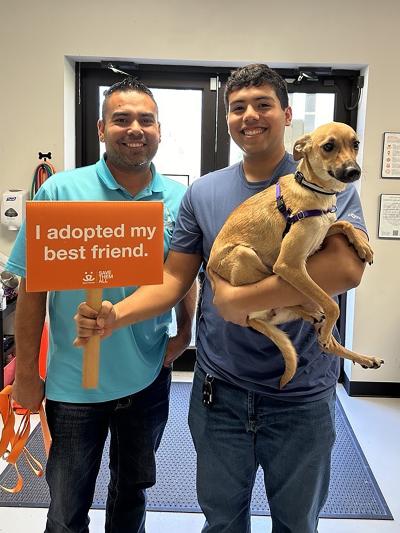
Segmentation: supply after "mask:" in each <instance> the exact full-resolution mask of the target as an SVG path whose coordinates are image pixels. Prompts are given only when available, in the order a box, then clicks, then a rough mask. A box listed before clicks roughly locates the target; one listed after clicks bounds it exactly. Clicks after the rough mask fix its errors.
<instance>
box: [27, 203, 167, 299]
mask: <svg viewBox="0 0 400 533" xmlns="http://www.w3.org/2000/svg"><path fill="white" fill-rule="evenodd" d="M26 239H27V278H26V284H27V290H28V291H49V290H66V289H93V288H102V289H104V288H107V287H124V286H130V285H146V284H158V283H162V281H163V261H164V237H163V203H162V202H72V201H71V202H36V201H35V202H28V203H27V206H26Z"/></svg>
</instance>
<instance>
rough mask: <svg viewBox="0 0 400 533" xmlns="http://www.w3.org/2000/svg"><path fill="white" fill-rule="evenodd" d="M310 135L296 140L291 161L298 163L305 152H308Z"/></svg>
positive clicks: (310, 143)
mask: <svg viewBox="0 0 400 533" xmlns="http://www.w3.org/2000/svg"><path fill="white" fill-rule="evenodd" d="M311 145H312V142H311V135H308V134H307V135H303V137H301V138H300V139H298V140H297V141H296V142H295V143H294V146H293V159H294V160H295V161H298V160H299V159H302V158H303V157H304V154H305V152H308V151H309V150H310V149H311Z"/></svg>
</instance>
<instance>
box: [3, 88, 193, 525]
mask: <svg viewBox="0 0 400 533" xmlns="http://www.w3.org/2000/svg"><path fill="white" fill-rule="evenodd" d="M98 134H99V139H100V141H101V142H104V143H105V146H106V155H105V157H104V159H102V160H100V161H98V162H97V163H96V164H95V165H91V166H88V167H84V168H80V169H76V170H73V171H68V172H60V173H58V174H57V175H55V176H53V177H52V178H51V179H49V180H48V181H46V182H45V183H44V184H43V185H42V187H41V188H40V190H39V192H38V193H37V195H36V197H35V200H47V201H58V200H86V201H87V200H103V201H104V200H107V201H121V200H125V201H137V200H140V201H154V200H158V201H163V202H164V256H165V257H166V256H167V254H168V249H169V244H170V239H171V236H172V231H173V227H174V223H175V220H176V217H177V213H178V208H179V204H180V201H181V198H182V196H183V194H184V192H185V187H184V186H182V185H180V184H179V183H176V182H174V181H172V180H170V179H168V178H165V177H163V176H161V175H160V174H158V173H157V172H156V169H155V167H154V165H153V164H152V159H153V158H154V156H155V154H156V152H157V149H158V144H159V142H160V125H159V122H158V109H157V104H156V102H155V101H154V98H153V95H152V93H151V91H150V90H149V89H148V88H147V87H146V86H145V85H143V84H142V83H140V82H138V81H137V80H135V79H132V78H127V79H125V80H123V81H122V82H120V83H117V84H115V85H113V86H112V87H111V88H110V89H109V90H108V91H106V93H105V100H104V105H103V114H102V119H101V120H99V122H98ZM7 268H8V269H9V270H11V271H12V272H14V273H16V274H18V275H19V276H21V277H22V280H21V286H20V292H19V296H18V303H17V313H16V324H15V335H16V343H17V352H18V356H17V360H16V363H17V368H16V379H15V383H14V386H13V396H14V398H15V400H16V401H17V402H18V403H20V404H21V405H22V406H23V407H26V408H29V409H37V408H38V406H39V405H40V402H41V401H42V399H43V397H44V394H45V395H46V412H47V417H48V422H49V426H50V431H51V434H52V438H53V443H52V447H51V450H50V456H49V460H48V463H47V469H46V479H47V482H48V485H49V488H50V495H51V504H50V508H49V512H48V517H47V525H46V533H58V532H60V533H61V532H66V531H68V532H70V533H83V532H88V531H89V529H88V524H89V518H88V511H89V508H90V506H91V503H92V500H93V494H94V487H95V483H96V478H97V474H98V471H99V467H100V462H101V457H102V452H103V447H104V443H105V440H106V437H107V434H108V431H109V430H110V432H111V443H110V471H111V481H110V485H109V490H108V499H107V509H106V526H105V531H106V532H111V531H113V532H114V531H118V533H125V532H126V533H128V532H129V533H142V532H144V531H145V529H144V523H145V490H146V488H148V487H150V486H152V485H153V484H154V483H155V458H154V455H155V451H156V449H157V447H158V445H159V443H160V440H161V436H162V433H163V430H164V427H165V424H166V421H167V416H168V399H169V387H170V381H171V375H170V374H171V367H170V365H171V363H172V361H173V360H174V359H176V357H178V356H179V355H180V354H181V353H182V352H183V351H184V350H185V348H186V347H187V345H188V344H189V342H190V337H191V322H192V317H193V314H194V307H195V300H196V297H195V288H193V289H192V290H191V291H190V292H189V293H188V295H187V296H186V297H185V299H184V300H182V302H181V303H180V304H179V305H178V306H177V307H176V312H177V324H178V333H177V335H176V337H174V338H171V339H170V338H169V335H168V327H169V324H170V321H171V314H170V312H167V313H164V314H162V315H160V316H157V317H155V318H152V319H150V320H146V321H143V322H141V323H140V324H136V325H134V326H129V327H127V328H123V329H121V330H119V332H118V335H116V336H113V337H112V338H110V339H109V340H108V341H106V342H104V343H102V345H101V355H100V357H101V365H100V376H99V386H98V388H97V389H83V388H82V386H81V382H82V350H81V349H79V348H75V347H74V346H73V340H74V337H75V327H74V322H73V320H72V317H73V316H74V314H75V312H76V308H77V305H78V304H79V303H80V302H81V301H82V299H84V292H83V291H80V290H76V291H57V292H50V293H48V295H47V293H27V292H26V289H25V276H26V268H25V228H24V227H23V228H22V229H21V231H20V232H19V235H18V237H17V240H16V243H15V246H14V248H13V250H12V253H11V256H10V259H9V261H8V263H7ZM136 288H137V287H133V286H132V287H121V288H111V289H105V290H104V293H105V294H104V296H105V298H107V299H108V300H110V301H112V302H115V303H116V302H118V301H120V300H121V299H123V298H125V297H127V296H129V295H131V294H132V293H133V292H134V291H135V290H136ZM47 296H48V306H49V316H50V350H49V355H48V367H47V376H46V384H45V386H44V384H43V382H42V380H41V379H40V376H39V372H38V354H39V345H40V336H41V331H42V327H43V322H44V319H45V314H46V301H47Z"/></svg>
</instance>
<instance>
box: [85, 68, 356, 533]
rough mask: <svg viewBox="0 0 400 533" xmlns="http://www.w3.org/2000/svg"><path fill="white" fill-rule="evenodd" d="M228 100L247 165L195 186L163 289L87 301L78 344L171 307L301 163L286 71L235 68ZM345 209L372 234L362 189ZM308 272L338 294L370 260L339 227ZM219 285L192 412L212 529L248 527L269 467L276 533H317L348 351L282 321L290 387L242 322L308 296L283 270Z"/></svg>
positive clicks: (206, 298)
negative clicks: (232, 220)
mask: <svg viewBox="0 0 400 533" xmlns="http://www.w3.org/2000/svg"><path fill="white" fill-rule="evenodd" d="M225 104H226V109H227V121H228V128H229V133H230V135H231V137H232V139H233V140H234V141H235V142H236V144H237V145H238V146H239V147H240V148H241V149H242V151H243V161H241V162H240V163H237V164H235V165H233V166H230V167H228V168H224V169H222V170H219V171H216V172H212V173H210V174H208V175H206V176H204V177H202V178H201V179H198V180H196V181H195V182H194V183H193V184H192V186H191V187H190V188H189V189H188V191H187V193H186V194H185V197H184V199H183V201H182V204H181V207H180V210H179V216H178V220H177V224H176V227H175V231H174V235H173V239H172V243H171V250H170V253H169V256H168V259H167V261H166V263H165V272H164V285H163V287H162V289H161V290H157V288H156V287H143V288H141V289H140V290H139V291H138V292H137V293H136V294H135V295H133V296H132V297H129V298H127V299H125V300H124V301H122V302H120V303H118V304H116V305H114V306H112V305H111V304H110V303H107V302H104V303H103V306H102V310H101V311H100V313H99V314H98V315H97V313H95V312H94V311H93V310H91V309H90V308H89V307H88V306H87V305H86V304H82V305H81V306H80V310H79V314H78V315H77V324H78V335H79V336H80V339H79V341H78V342H80V343H82V344H83V343H84V342H85V337H87V336H90V335H91V334H93V332H99V331H100V333H101V334H102V335H103V336H104V337H107V336H108V335H110V334H111V333H112V332H113V331H114V330H118V329H119V328H120V327H122V326H126V325H128V324H131V323H134V322H137V321H139V320H142V319H145V318H149V317H151V316H153V315H154V314H156V313H160V312H162V311H164V310H165V309H167V308H168V307H170V306H172V305H173V304H174V303H175V302H176V301H178V300H179V298H181V297H182V295H184V294H185V293H186V291H187V290H188V289H189V287H190V285H191V284H192V283H193V280H194V278H195V276H196V273H197V272H198V270H199V268H200V266H201V265H202V264H203V266H204V265H205V264H206V263H207V260H208V257H209V254H210V250H211V247H212V245H213V242H214V239H215V237H216V235H217V234H218V232H219V230H220V229H221V227H222V225H223V224H224V222H225V220H226V219H227V217H228V216H229V214H230V213H231V212H232V210H233V209H235V207H236V206H238V205H239V204H240V203H241V202H243V201H244V200H246V199H247V198H249V197H250V196H251V195H253V194H255V193H257V192H259V191H261V190H263V189H265V187H268V186H270V185H271V184H273V183H275V182H276V181H277V179H278V178H279V177H280V176H283V175H286V174H289V173H292V172H293V171H294V170H295V168H296V164H295V162H294V160H293V158H292V156H291V155H289V154H288V153H286V152H285V148H284V143H283V138H284V130H285V127H286V126H288V125H290V123H291V118H292V111H291V108H290V106H289V103H288V94H287V88H286V84H285V82H284V80H283V79H282V78H281V77H280V76H279V75H278V74H277V73H275V72H274V71H272V70H271V69H269V68H268V67H266V66H265V65H249V66H246V67H243V68H240V69H238V70H237V71H235V72H234V73H233V74H232V75H231V77H230V78H229V79H228V82H227V85H226V89H225ZM337 207H338V212H337V214H338V218H341V219H345V220H349V221H350V222H352V223H353V224H354V226H355V227H356V228H357V231H359V232H360V234H361V235H362V236H363V238H366V235H365V232H366V230H365V225H364V221H363V216H362V211H361V206H360V201H359V197H358V194H357V192H356V190H355V188H354V186H353V185H350V186H349V187H348V188H347V190H346V191H345V192H343V193H341V194H339V195H338V197H337ZM300 223H301V222H300ZM255 231H257V228H255ZM333 264H334V265H335V268H334V269H332V265H333ZM307 270H308V272H309V273H310V275H311V277H312V278H313V279H314V280H315V281H316V282H317V283H318V284H319V285H320V286H321V287H322V288H323V289H324V290H325V291H326V292H328V293H329V294H331V295H335V294H340V293H343V292H345V291H346V290H347V289H349V288H351V287H354V286H356V285H358V283H359V282H360V280H361V277H362V274H363V271H364V264H363V263H362V262H361V260H360V259H359V258H358V256H357V254H356V253H355V251H354V250H353V249H352V248H351V247H349V245H348V242H347V241H346V239H345V238H344V237H343V236H342V235H335V236H331V237H329V238H327V239H326V240H325V242H324V246H323V248H322V249H321V250H320V251H319V252H318V253H316V254H315V255H314V256H313V257H311V258H310V259H309V260H308V262H307ZM215 281H216V295H215V298H214V301H213V294H212V290H211V285H210V282H209V280H208V278H207V277H206V278H205V281H204V284H203V286H202V293H201V312H200V318H199V325H198V338H197V365H196V369H195V375H194V382H193V391H192V396H191V405H190V413H189V425H190V429H191V433H192V437H193V440H194V444H195V448H196V452H197V491H198V498H199V503H200V506H201V508H202V510H203V512H204V514H205V517H206V523H205V525H204V528H203V532H204V533H243V532H245V531H250V499H251V492H252V487H253V484H254V479H255V475H256V471H257V468H258V466H259V465H261V467H262V468H263V470H264V478H265V488H266V493H267V496H268V501H269V506H270V509H271V518H272V523H273V532H274V533H315V532H316V531H317V524H318V516H319V513H320V511H321V509H322V507H323V504H324V502H325V500H326V498H327V494H328V486H329V477H330V457H331V450H332V446H333V443H334V439H335V423H334V418H335V417H334V409H335V385H336V382H337V377H338V371H339V359H338V358H337V357H334V356H331V355H327V354H324V353H322V352H321V348H320V346H319V345H318V342H317V338H316V334H315V331H314V328H313V326H312V325H311V324H309V323H305V322H302V321H300V320H298V321H295V322H291V323H289V324H285V325H283V326H282V328H283V329H284V330H285V331H286V332H287V333H288V335H289V336H290V338H291V340H292V341H293V343H294V345H295V347H296V350H297V353H298V356H299V361H298V369H297V372H296V374H295V376H294V378H293V379H292V381H291V382H290V383H289V384H288V385H286V386H285V387H284V388H283V389H282V390H281V389H280V388H279V380H280V377H281V375H282V373H283V371H284V363H283V358H282V356H281V354H280V352H279V350H278V348H277V347H276V346H275V345H274V344H273V343H272V342H271V341H270V340H269V339H268V338H266V337H265V336H263V335H261V334H260V333H258V332H256V331H254V330H252V329H250V328H246V327H243V326H242V325H243V324H245V319H246V317H247V315H248V314H249V313H251V312H253V311H260V310H264V309H267V308H271V309H273V308H278V307H286V306H293V305H298V304H301V303H305V300H306V299H305V298H304V296H302V295H301V294H300V293H298V292H297V291H296V290H295V289H294V288H293V287H292V286H290V285H288V284H287V283H286V282H285V281H283V280H282V279H281V278H279V277H278V276H270V277H268V278H266V279H265V280H262V281H261V282H259V283H257V284H254V285H246V286H240V287H231V286H230V285H229V284H228V283H226V282H225V281H223V280H221V279H218V278H216V280H215ZM156 294H157V297H156ZM155 300H156V301H155ZM96 317H97V319H96ZM95 319H96V320H95Z"/></svg>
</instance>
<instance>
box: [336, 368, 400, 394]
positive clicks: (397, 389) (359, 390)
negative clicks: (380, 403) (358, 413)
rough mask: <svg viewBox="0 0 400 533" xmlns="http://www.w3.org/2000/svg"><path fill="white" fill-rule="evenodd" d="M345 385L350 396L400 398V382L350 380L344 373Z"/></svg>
mask: <svg viewBox="0 0 400 533" xmlns="http://www.w3.org/2000/svg"><path fill="white" fill-rule="evenodd" d="M343 386H344V388H345V389H346V391H347V394H348V395H349V396H380V397H384V398H400V383H391V382H387V383H385V382H378V381H350V380H349V378H348V377H347V374H346V373H344V377H343Z"/></svg>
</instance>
